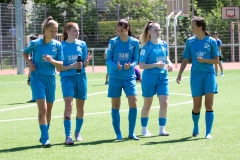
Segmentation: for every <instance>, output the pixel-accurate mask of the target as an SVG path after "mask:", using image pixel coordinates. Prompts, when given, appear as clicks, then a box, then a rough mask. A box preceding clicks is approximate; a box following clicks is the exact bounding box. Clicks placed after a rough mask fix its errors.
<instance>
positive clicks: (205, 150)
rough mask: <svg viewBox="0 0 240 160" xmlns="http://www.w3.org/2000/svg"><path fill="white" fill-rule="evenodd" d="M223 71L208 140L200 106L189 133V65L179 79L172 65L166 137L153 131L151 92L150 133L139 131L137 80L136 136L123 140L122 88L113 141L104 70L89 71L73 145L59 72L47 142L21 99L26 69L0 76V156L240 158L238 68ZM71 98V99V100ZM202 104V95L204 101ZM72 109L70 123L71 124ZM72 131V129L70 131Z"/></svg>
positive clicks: (26, 91) (32, 107)
mask: <svg viewBox="0 0 240 160" xmlns="http://www.w3.org/2000/svg"><path fill="white" fill-rule="evenodd" d="M224 73H225V76H224V77H217V81H218V86H219V93H218V94H217V95H215V97H214V111H215V121H214V125H213V130H212V136H213V139H212V140H207V139H205V138H204V135H205V122H204V119H205V117H204V114H205V108H204V106H203V108H202V112H201V118H200V136H199V137H197V138H195V137H194V138H193V137H191V134H192V127H193V124H192V119H191V110H192V97H191V92H190V86H189V74H190V73H189V71H186V72H184V74H183V77H184V78H183V79H182V82H181V84H180V85H179V84H177V83H176V82H175V79H176V76H177V71H174V72H172V73H169V79H170V82H169V86H170V98H169V110H168V121H167V126H166V130H167V131H168V132H170V133H171V135H170V136H169V137H160V136H158V130H159V127H158V111H159V105H158V99H157V97H156V96H155V98H154V102H153V107H152V109H151V112H150V119H149V126H148V128H149V130H150V132H151V133H152V134H153V136H152V137H149V138H144V137H142V136H141V126H140V112H141V107H142V105H143V99H142V97H141V87H140V83H138V92H139V96H138V108H139V110H138V119H137V126H136V130H135V133H136V134H137V135H139V136H140V137H141V140H140V141H134V140H128V139H127V136H128V106H127V99H126V97H125V94H124V93H123V96H122V103H121V113H120V114H121V130H122V134H123V137H124V141H123V142H115V141H114V139H115V134H114V131H113V128H112V124H111V115H110V110H111V100H110V99H109V98H107V86H106V85H104V82H105V74H104V73H89V74H88V99H87V101H86V103H85V117H84V124H83V127H82V131H81V134H82V136H83V138H84V141H82V142H79V143H75V145H74V146H66V145H65V144H64V141H65V134H64V128H63V118H62V116H63V110H64V102H63V99H62V93H61V88H60V87H61V86H60V82H59V76H57V93H56V102H55V103H54V108H53V113H52V121H51V126H50V130H49V132H50V141H51V143H52V147H51V148H42V146H41V144H40V143H39V142H38V140H39V136H40V131H39V126H38V121H37V106H36V104H35V103H26V101H28V100H30V99H31V91H30V88H29V87H28V86H27V84H26V80H27V76H26V75H8V76H2V75H1V76H0V137H1V138H0V160H2V159H6V160H10V159H11V160H12V159H14V160H15V159H31V160H33V159H87V160H88V159H89V160H90V159H96V160H98V159H110V160H112V159H116V160H120V159H121V160H122V159H129V160H135V159H136V160H139V159H142V160H155V159H156V160H159V159H174V160H175V159H181V160H182V159H183V160H185V159H204V160H207V159H209V160H212V159H216V160H219V159H224V160H225V159H231V160H232V159H239V157H240V153H239V148H240V136H239V133H240V125H239V124H240V123H239V121H240V111H239V107H240V106H239V102H240V101H239V96H240V85H239V84H240V83H239V80H240V72H239V70H226V71H224ZM74 104H75V103H74ZM203 104H204V101H203ZM75 113H76V109H75V108H74V110H73V116H72V118H73V127H72V133H73V132H74V129H75V116H74V115H75ZM72 136H73V134H72Z"/></svg>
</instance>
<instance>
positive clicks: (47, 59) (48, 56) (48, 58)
mask: <svg viewBox="0 0 240 160" xmlns="http://www.w3.org/2000/svg"><path fill="white" fill-rule="evenodd" d="M44 60H45V61H47V62H51V61H52V57H51V56H50V55H44Z"/></svg>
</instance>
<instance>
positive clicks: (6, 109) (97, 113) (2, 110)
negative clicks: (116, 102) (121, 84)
mask: <svg viewBox="0 0 240 160" xmlns="http://www.w3.org/2000/svg"><path fill="white" fill-rule="evenodd" d="M186 78H189V77H182V79H186ZM169 81H170V82H171V81H175V79H171V80H169ZM140 86H141V85H137V87H140ZM103 93H107V91H103V92H98V93H92V94H89V95H88V96H94V95H99V94H103ZM171 94H176V95H183V96H190V97H191V95H190V94H182V93H170V95H171ZM60 101H63V99H59V100H56V101H55V102H60ZM191 102H192V100H191V101H188V102H181V103H177V104H170V105H168V106H176V105H181V104H187V103H191ZM33 106H37V104H36V103H35V104H30V105H26V106H19V107H13V108H5V109H1V110H0V112H4V111H9V110H15V109H22V108H28V107H33ZM158 107H159V106H153V107H151V108H158ZM138 109H139V108H138ZM126 111H128V110H120V112H126ZM106 113H110V111H106V112H96V113H86V114H84V115H86V116H87V115H99V114H106ZM60 117H62V116H52V118H60ZM34 119H37V118H24V119H10V120H0V122H8V121H19V120H34Z"/></svg>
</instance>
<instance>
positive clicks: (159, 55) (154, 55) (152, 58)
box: [140, 39, 168, 74]
mask: <svg viewBox="0 0 240 160" xmlns="http://www.w3.org/2000/svg"><path fill="white" fill-rule="evenodd" d="M167 56H168V45H167V43H166V42H165V41H162V40H160V39H159V41H158V44H153V43H152V42H151V41H148V42H147V43H146V44H145V45H144V46H143V48H142V50H141V52H140V63H141V62H142V63H145V64H153V63H157V62H159V61H163V63H167V61H166V60H167ZM143 72H149V73H164V74H167V71H166V68H165V67H164V68H158V67H155V68H150V69H144V70H143Z"/></svg>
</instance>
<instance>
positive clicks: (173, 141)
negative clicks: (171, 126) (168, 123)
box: [143, 136, 205, 145]
mask: <svg viewBox="0 0 240 160" xmlns="http://www.w3.org/2000/svg"><path fill="white" fill-rule="evenodd" d="M201 139H205V138H194V139H193V137H191V136H190V137H185V138H181V139H176V140H168V141H158V142H156V141H154V142H147V143H145V144H143V145H155V144H164V143H180V142H186V141H197V140H201Z"/></svg>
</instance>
